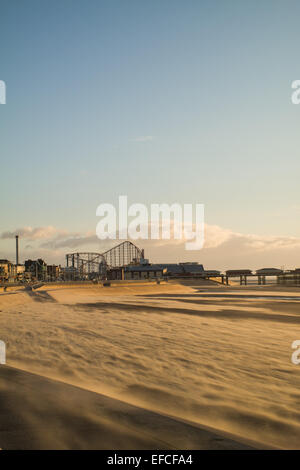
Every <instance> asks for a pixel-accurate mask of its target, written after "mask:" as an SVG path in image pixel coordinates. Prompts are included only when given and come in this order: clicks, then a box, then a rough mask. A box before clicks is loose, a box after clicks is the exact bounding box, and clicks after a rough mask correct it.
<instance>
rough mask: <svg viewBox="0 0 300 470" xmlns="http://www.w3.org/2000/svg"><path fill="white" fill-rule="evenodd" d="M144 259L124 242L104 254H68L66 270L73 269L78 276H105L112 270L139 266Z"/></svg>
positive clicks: (142, 251)
mask: <svg viewBox="0 0 300 470" xmlns="http://www.w3.org/2000/svg"><path fill="white" fill-rule="evenodd" d="M143 258H144V250H141V249H140V248H138V247H137V246H136V245H134V244H133V243H132V242H130V241H124V242H122V243H120V244H119V245H117V246H115V247H114V248H111V249H110V250H107V251H105V252H104V253H90V252H85V253H68V254H67V255H66V260H67V269H71V268H72V269H73V270H74V271H76V272H77V273H78V274H80V275H83V274H85V275H100V276H105V275H106V273H107V271H109V270H110V269H113V268H118V267H122V266H128V265H130V264H139V263H140V262H141V260H142V259H143Z"/></svg>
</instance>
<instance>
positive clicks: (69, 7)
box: [0, 0, 300, 262]
mask: <svg viewBox="0 0 300 470" xmlns="http://www.w3.org/2000/svg"><path fill="white" fill-rule="evenodd" d="M0 10H1V11H0V79H1V80H4V81H5V82H6V86H7V104H6V105H1V106H0V159H1V186H0V207H1V222H0V232H1V233H2V232H5V231H14V230H16V229H17V228H19V227H28V226H30V227H33V228H35V227H48V226H52V227H55V228H57V229H58V230H61V231H68V232H70V233H74V232H76V233H77V232H78V233H86V232H89V231H93V230H95V227H96V223H97V219H96V216H95V211H96V207H97V206H98V205H99V204H100V203H101V202H111V203H116V202H117V197H118V196H119V195H121V194H126V195H128V198H129V202H130V201H131V202H142V203H145V204H150V203H152V202H167V203H172V202H180V203H184V202H191V203H196V202H198V203H204V204H205V212H206V223H207V224H209V225H211V226H212V225H216V226H219V227H223V228H224V229H225V230H230V231H232V232H234V233H240V234H244V235H245V236H246V235H247V236H248V235H249V234H255V235H257V236H261V237H268V236H274V237H296V238H298V237H299V238H300V218H299V213H300V200H299V199H300V195H299V170H300V159H299V152H300V150H299V149H300V133H299V124H300V105H299V106H295V105H292V104H291V99H290V97H291V83H292V81H293V80H296V79H299V78H300V70H299V59H298V57H299V39H300V32H299V17H300V3H299V1H291V0H288V1H278V0H268V1H267V0H265V1H251V2H250V1H247V2H246V1H244V2H241V1H238V0H236V1H233V0H228V1H226V2H225V1H223V0H222V1H221V0H219V1H216V0H215V1H204V0H203V1H200V0H197V1H196V0H188V1H179V0H172V1H171V0H151V1H141V0H139V1H136V0H127V1H125V0H120V1H117V0H109V1H104V0H103V1H102V0H97V1H94V0H88V1H83V0H80V1H79V0H62V1H55V0H52V1H48V0H38V1H32V0H27V1H26V2H21V1H16V0H1V3H0ZM143 137H147V138H145V139H144V138H143ZM8 246H10V241H6V240H5V239H3V240H2V241H1V246H0V252H1V253H0V254H2V255H4V252H5V250H7V249H8V248H7V247H8ZM200 258H201V256H200ZM278 262H279V260H278Z"/></svg>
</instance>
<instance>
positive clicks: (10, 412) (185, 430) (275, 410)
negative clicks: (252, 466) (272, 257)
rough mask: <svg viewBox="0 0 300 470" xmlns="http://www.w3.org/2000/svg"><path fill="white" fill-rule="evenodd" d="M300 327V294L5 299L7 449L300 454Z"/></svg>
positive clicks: (179, 290)
mask: <svg viewBox="0 0 300 470" xmlns="http://www.w3.org/2000/svg"><path fill="white" fill-rule="evenodd" d="M186 284H188V283H186ZM299 327H300V291H299V289H297V288H289V289H287V288H278V287H272V288H271V287H268V286H264V287H261V288H258V287H256V288H255V287H241V288H239V287H221V286H216V285H213V284H211V285H205V284H203V285H201V284H200V285H198V286H195V285H179V284H166V285H159V286H156V285H155V286H153V285H151V286H150V285H149V286H146V285H139V286H134V285H130V286H127V287H107V288H103V287H100V286H90V287H87V286H86V287H80V288H74V287H66V288H59V287H55V286H51V287H50V286H49V287H42V288H40V289H39V290H37V291H33V292H30V291H28V292H20V291H18V292H16V293H14V292H7V293H3V294H0V339H2V340H4V341H5V342H6V345H7V366H8V367H7V366H0V398H1V402H0V403H1V404H0V407H1V410H0V413H1V417H2V419H1V423H0V447H3V448H16V447H19V448H20V447H21V448H107V449H108V448H208V449H215V448H237V449H238V448H246V446H245V447H243V445H241V444H239V443H244V444H248V445H249V446H250V447H251V446H252V447H258V448H259V447H260V448H261V447H262V448H269V447H276V448H285V449H288V448H298V449H299V448H300V412H299V405H300V365H299V366H295V365H293V364H292V363H291V354H292V349H291V343H292V342H293V341H294V340H295V339H300V328H299ZM25 371H26V372H25ZM32 374H36V375H32ZM45 377H47V378H48V379H49V378H50V379H53V380H50V381H49V380H47V379H45ZM57 381H60V382H57ZM67 384H69V385H67ZM70 385H73V386H70ZM74 386H77V387H80V389H79V388H76V387H74ZM83 389H84V390H83ZM3 417H4V418H3ZM22 429H24V430H25V431H26V432H23V431H22Z"/></svg>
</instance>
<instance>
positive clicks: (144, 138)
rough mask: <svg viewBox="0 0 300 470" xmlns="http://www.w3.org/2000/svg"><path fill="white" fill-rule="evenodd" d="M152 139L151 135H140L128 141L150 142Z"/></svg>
mask: <svg viewBox="0 0 300 470" xmlns="http://www.w3.org/2000/svg"><path fill="white" fill-rule="evenodd" d="M153 139H154V137H153V135H141V136H139V137H134V138H133V139H130V142H151V141H152V140H153Z"/></svg>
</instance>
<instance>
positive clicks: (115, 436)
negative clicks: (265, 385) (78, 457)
mask: <svg viewBox="0 0 300 470" xmlns="http://www.w3.org/2000/svg"><path fill="white" fill-rule="evenodd" d="M0 378H1V381H0V415H1V424H0V442H1V444H2V448H5V449H54V448H55V449H176V448H182V449H185V448H187V449H189V448H190V449H199V448H204V449H205V448H214V449H251V448H252V447H251V446H250V445H245V444H240V443H238V442H236V441H235V440H234V439H231V437H230V436H228V435H227V436H225V435H220V434H216V433H214V432H212V431H210V430H209V429H201V428H200V427H197V426H195V425H191V424H189V423H184V422H182V421H180V420H178V419H173V418H171V417H168V416H164V415H161V414H159V413H154V412H152V411H148V410H146V409H143V408H139V407H135V406H132V405H129V404H126V403H124V402H121V401H119V400H116V399H112V398H110V397H106V396H104V395H100V394H97V393H94V392H90V391H87V390H84V389H81V388H78V387H74V386H72V385H67V384H64V383H61V382H57V381H53V380H49V379H46V378H44V377H41V376H38V375H33V374H31V373H28V372H24V371H20V370H18V369H13V368H10V367H7V366H4V367H3V368H1V369H0Z"/></svg>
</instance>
